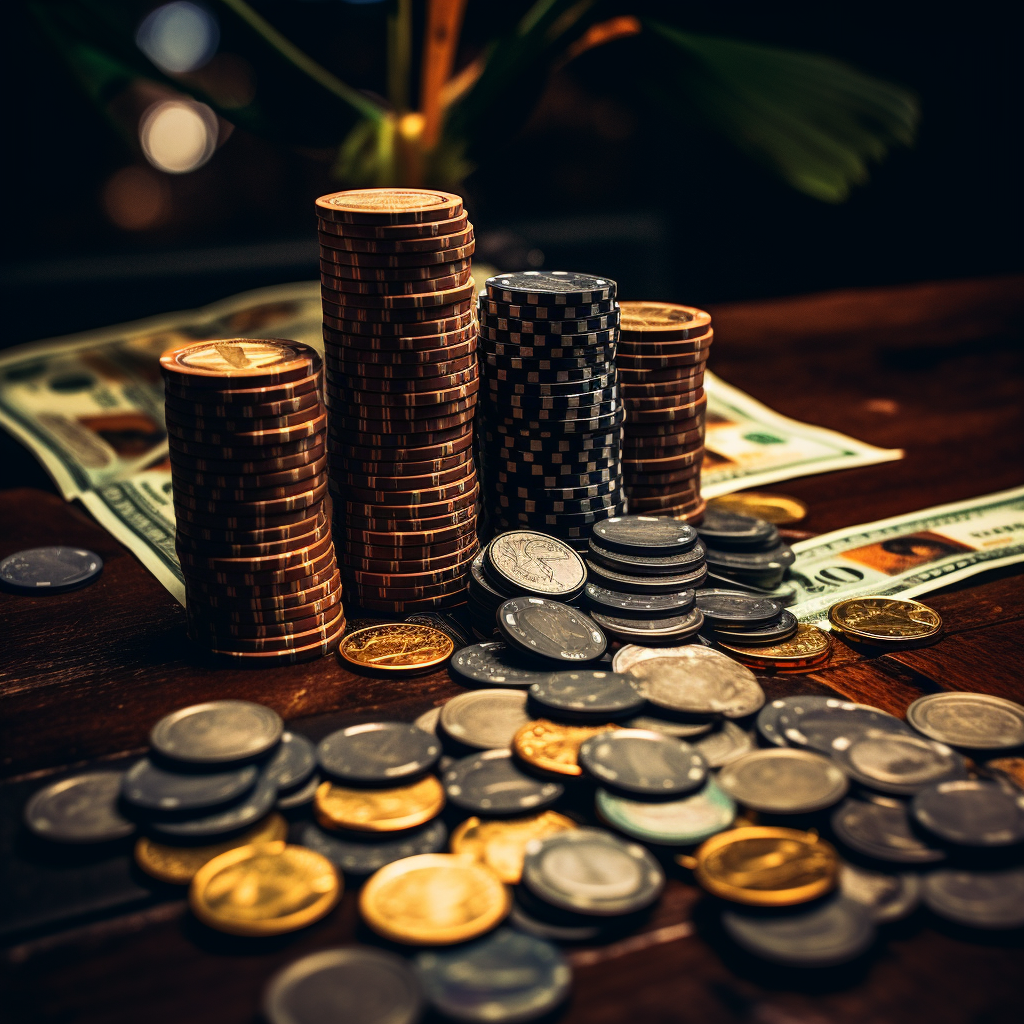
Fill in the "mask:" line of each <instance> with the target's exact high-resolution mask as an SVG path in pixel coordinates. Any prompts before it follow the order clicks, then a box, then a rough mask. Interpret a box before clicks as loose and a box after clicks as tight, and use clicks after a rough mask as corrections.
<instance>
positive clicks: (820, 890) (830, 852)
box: [694, 826, 839, 907]
mask: <svg viewBox="0 0 1024 1024" xmlns="http://www.w3.org/2000/svg"><path fill="white" fill-rule="evenodd" d="M695 856H696V859H697V867H696V868H695V869H694V877H695V878H696V879H697V881H698V882H699V883H700V884H701V886H703V887H704V888H705V889H707V891H708V892H710V893H712V894H713V895H715V896H719V897H721V898H722V899H726V900H731V901H732V902H734V903H746V904H747V905H749V906H754V907H788V906H793V905H794V904H797V903H807V902H808V901H810V900H815V899H818V897H820V896H824V895H825V894H826V893H828V892H831V891H832V890H833V889H834V888H835V886H836V881H837V879H838V877H839V857H838V855H837V854H836V851H835V849H834V848H833V847H832V846H831V845H830V844H829V843H826V842H825V840H824V839H821V838H819V837H818V836H817V835H816V834H815V833H814V832H800V831H798V830H797V829H792V828H767V827H760V826H754V827H748V828H734V829H729V830H728V831H726V832H720V833H719V834H718V835H716V836H712V837H711V838H710V839H708V840H707V841H706V842H705V843H704V844H703V845H702V846H701V847H700V849H699V850H697V852H696V854H695Z"/></svg>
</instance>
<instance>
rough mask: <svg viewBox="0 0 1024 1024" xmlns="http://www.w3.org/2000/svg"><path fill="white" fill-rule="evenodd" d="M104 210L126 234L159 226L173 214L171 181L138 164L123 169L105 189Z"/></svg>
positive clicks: (114, 175)
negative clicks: (169, 183) (169, 185)
mask: <svg viewBox="0 0 1024 1024" xmlns="http://www.w3.org/2000/svg"><path fill="white" fill-rule="evenodd" d="M103 209H104V211H105V212H106V214H107V216H108V217H109V218H110V220H111V221H112V222H113V223H114V224H116V225H117V226H118V227H119V228H122V229H123V230H124V231H145V230H147V229H148V228H155V227H159V226H160V225H161V224H163V223H165V222H166V221H167V219H168V216H169V214H170V212H171V196H170V189H169V188H168V187H167V179H166V178H162V177H161V176H160V175H159V174H157V173H156V172H155V171H152V170H150V168H148V167H140V166H139V165H137V164H136V165H134V166H132V167H122V168H121V169H120V170H119V171H117V172H115V173H114V174H113V175H112V176H111V177H110V178H109V179H108V180H107V183H106V184H105V185H104V186H103Z"/></svg>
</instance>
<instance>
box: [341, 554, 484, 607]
mask: <svg viewBox="0 0 1024 1024" xmlns="http://www.w3.org/2000/svg"><path fill="white" fill-rule="evenodd" d="M477 551H479V548H478V547H477V548H474V549H473V553H472V554H471V555H470V556H469V557H468V558H464V559H463V560H462V561H461V562H457V563H454V564H453V565H448V566H445V567H444V568H441V569H430V570H427V571H425V572H415V573H387V572H384V573H379V572H366V571H364V570H362V569H355V568H352V567H350V566H342V569H341V573H342V577H343V578H344V579H345V580H346V582H350V583H355V584H356V585H357V586H358V587H359V592H360V594H363V595H365V596H368V597H375V598H389V597H390V598H393V599H394V600H396V601H408V600H410V599H415V598H418V597H435V596H437V595H438V594H450V593H453V592H454V591H457V590H459V589H461V588H462V587H464V586H465V578H466V574H467V573H468V572H469V563H470V562H471V561H472V560H473V558H474V557H475V556H476V552H477Z"/></svg>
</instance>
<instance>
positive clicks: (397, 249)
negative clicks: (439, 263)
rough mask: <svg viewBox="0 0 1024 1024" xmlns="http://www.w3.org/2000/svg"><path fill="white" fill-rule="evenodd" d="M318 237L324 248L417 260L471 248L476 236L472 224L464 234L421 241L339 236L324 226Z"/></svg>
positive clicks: (433, 237)
mask: <svg viewBox="0 0 1024 1024" xmlns="http://www.w3.org/2000/svg"><path fill="white" fill-rule="evenodd" d="M317 235H318V236H319V238H320V245H321V247H322V248H327V249H333V250H336V251H340V252H343V253H352V254H353V255H356V256H359V255H362V254H371V255H394V256H413V257H419V256H420V255H423V254H431V255H432V254H433V253H436V252H446V251H448V250H451V249H460V248H463V247H465V246H467V245H469V244H470V243H471V242H472V241H473V239H474V238H475V237H476V235H475V233H474V231H473V225H472V224H469V223H468V222H467V224H466V227H465V228H463V229H462V230H461V231H455V232H451V233H450V234H445V235H427V236H426V237H421V238H360V237H358V236H354V235H349V234H347V233H346V234H338V233H336V232H334V231H331V230H330V229H329V228H328V229H326V230H325V229H324V228H322V227H318V229H317Z"/></svg>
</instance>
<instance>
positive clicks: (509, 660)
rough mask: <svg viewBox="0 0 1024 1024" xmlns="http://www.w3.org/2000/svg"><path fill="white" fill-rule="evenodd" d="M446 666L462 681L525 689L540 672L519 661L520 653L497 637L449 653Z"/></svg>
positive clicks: (521, 659)
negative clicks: (450, 656) (450, 654)
mask: <svg viewBox="0 0 1024 1024" xmlns="http://www.w3.org/2000/svg"><path fill="white" fill-rule="evenodd" d="M448 667H449V668H450V669H451V671H452V674H453V675H455V676H457V677H458V680H459V682H462V683H465V684H466V685H470V686H472V685H477V684H479V685H482V686H514V687H521V688H523V689H525V688H526V687H528V686H530V685H532V684H533V682H534V681H535V680H537V679H538V678H539V677H540V675H541V673H540V672H539V671H538V670H537V669H536V668H535V667H530V666H529V665H527V664H525V663H524V661H523V656H522V655H521V654H520V653H519V652H518V651H516V650H514V649H513V648H510V647H509V646H508V644H503V643H502V642H501V641H500V640H489V641H487V642H486V643H482V644H472V645H470V646H469V647H463V648H462V650H460V651H456V652H455V653H454V654H453V655H452V660H451V661H450V662H449V664H448Z"/></svg>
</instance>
